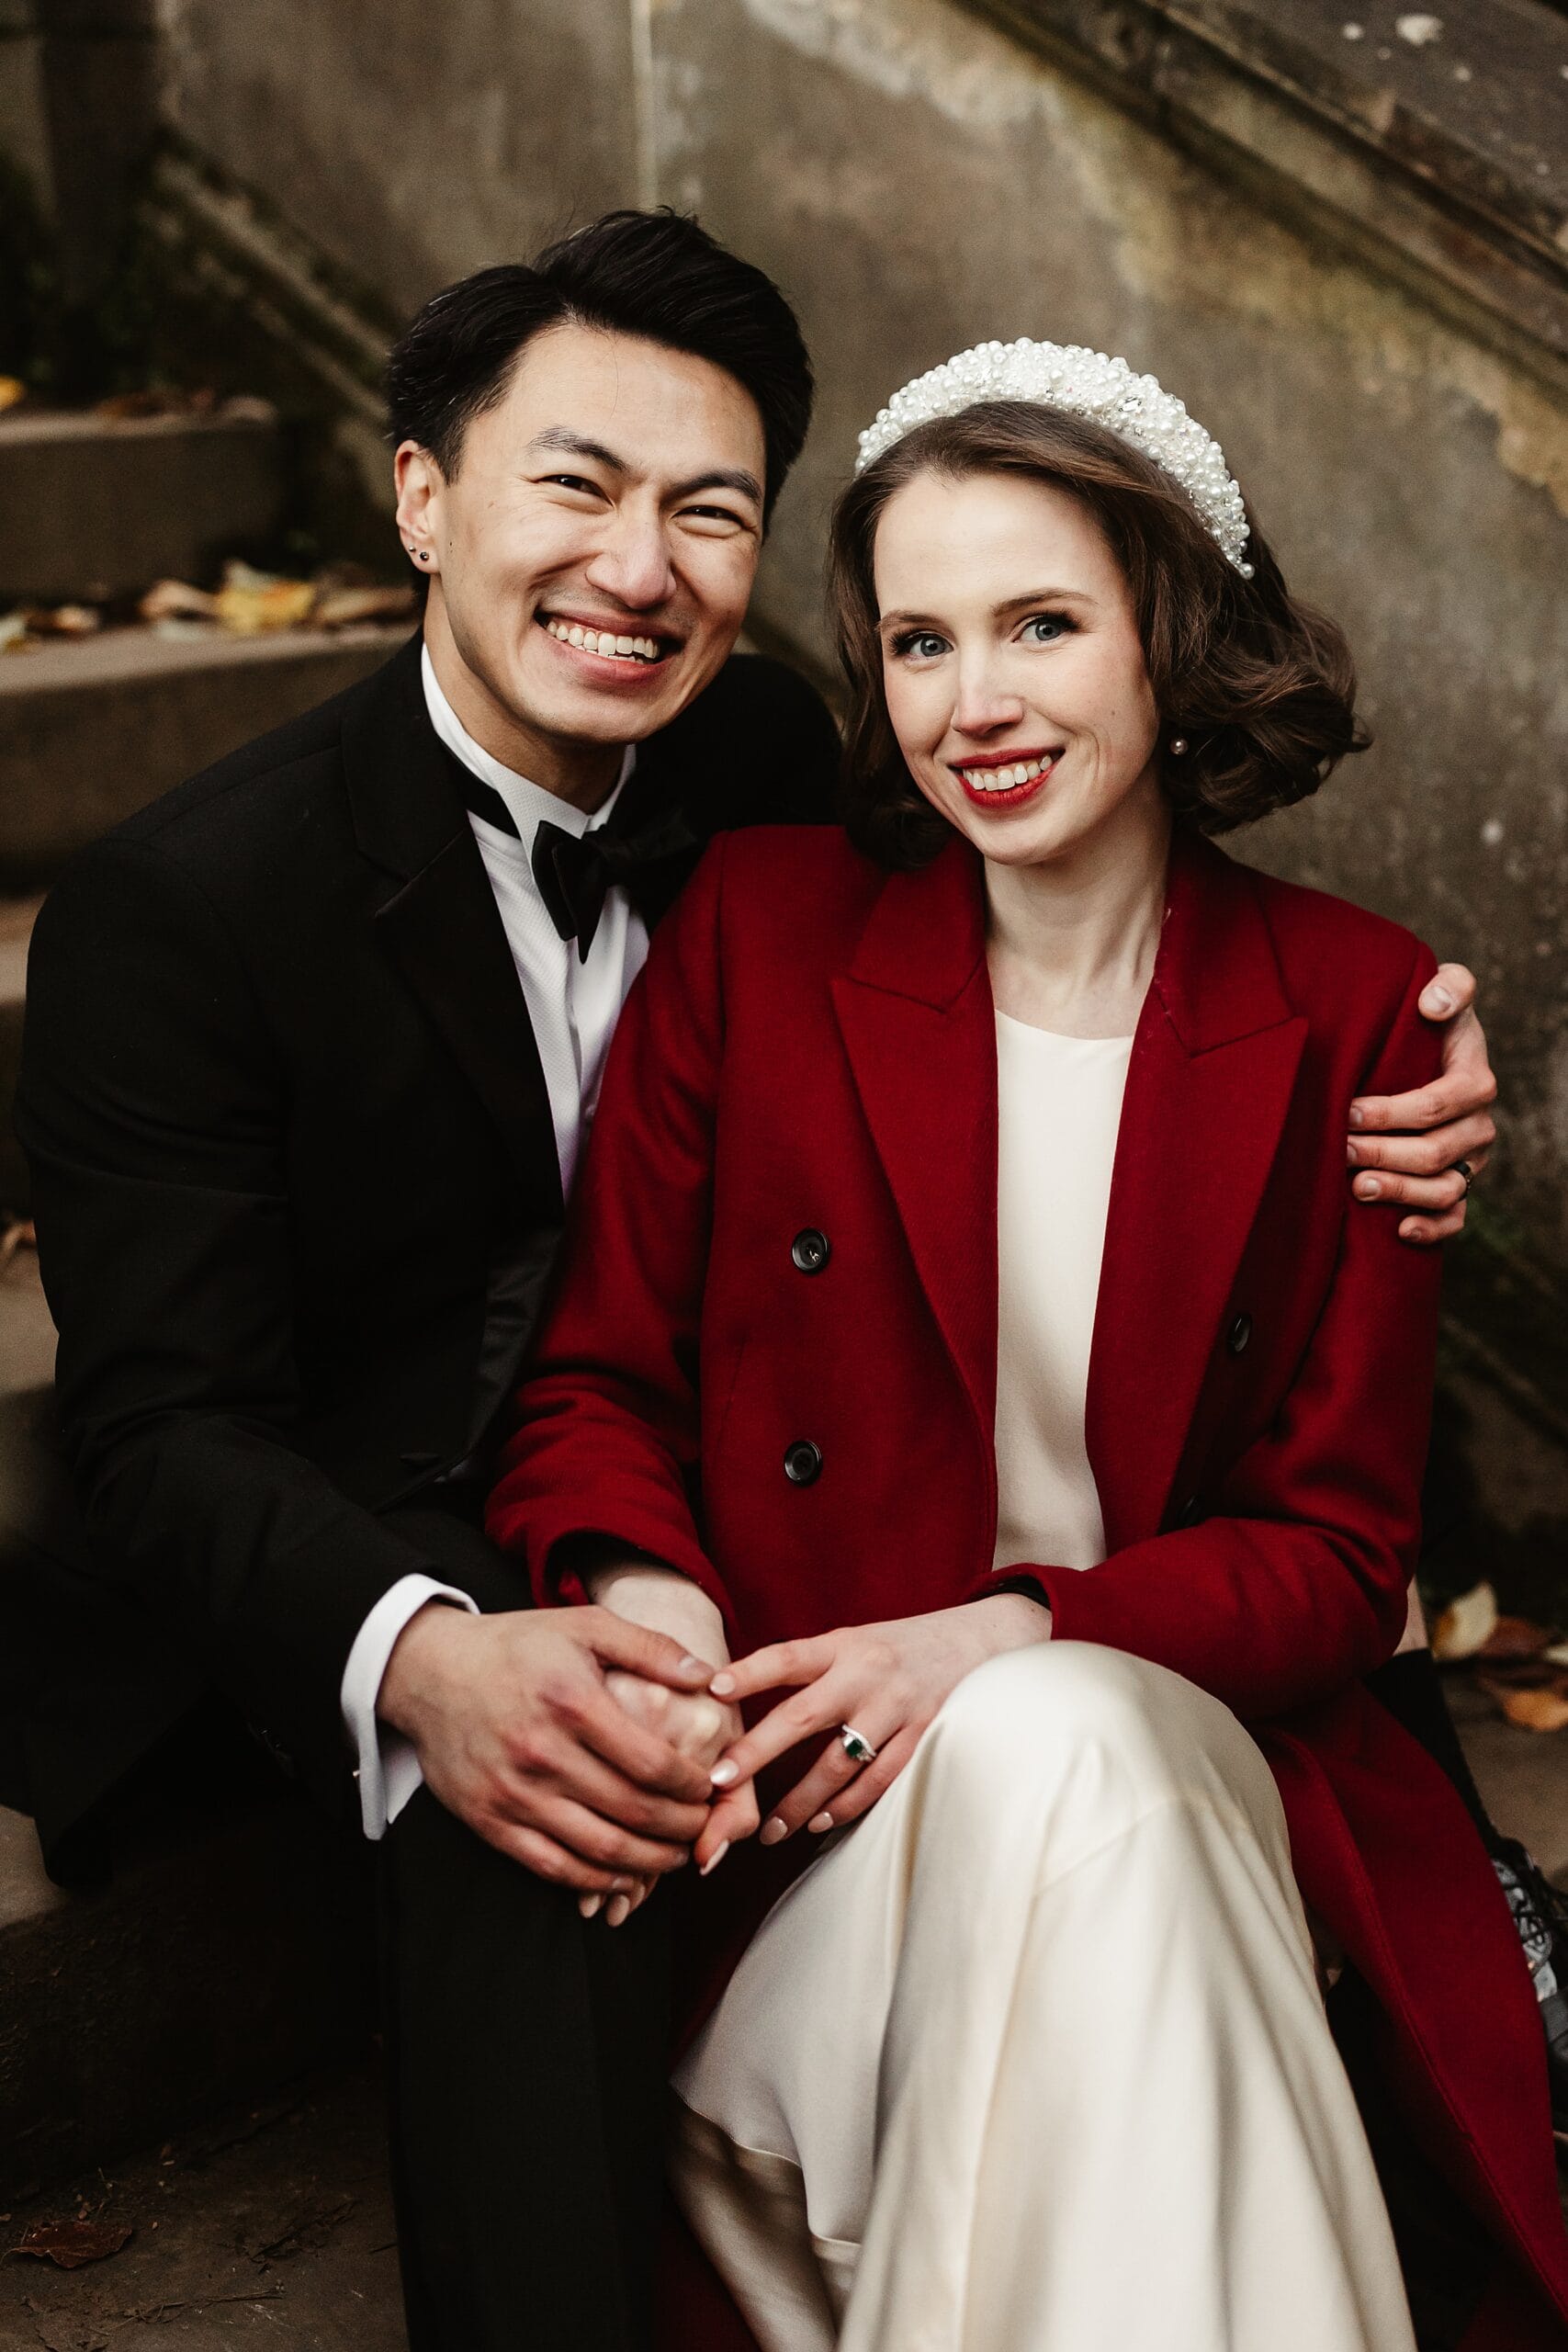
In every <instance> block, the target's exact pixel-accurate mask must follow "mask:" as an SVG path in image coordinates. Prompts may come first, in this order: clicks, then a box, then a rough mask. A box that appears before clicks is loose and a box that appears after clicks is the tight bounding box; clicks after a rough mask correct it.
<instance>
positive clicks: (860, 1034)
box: [833, 836, 1306, 1550]
mask: <svg viewBox="0 0 1568 2352" xmlns="http://www.w3.org/2000/svg"><path fill="white" fill-rule="evenodd" d="M833 992H834V999H835V1002H836V1005H837V1010H838V1017H839V1024H840V1030H841V1032H842V1035H843V1038H844V1044H845V1047H846V1050H847V1052H848V1054H849V1057H850V1063H851V1066H852V1069H853V1072H854V1079H855V1084H856V1088H857V1090H858V1092H859V1094H860V1099H861V1103H862V1107H863V1110H864V1113H865V1116H866V1122H867V1125H868V1126H869V1127H870V1130H871V1135H872V1138H873V1141H874V1144H875V1146H876V1149H877V1153H878V1156H879V1157H880V1159H881V1161H882V1165H883V1169H884V1171H885V1173H886V1178H887V1182H888V1185H889V1188H890V1189H891V1192H892V1194H893V1198H894V1201H895V1203H896V1204H897V1211H898V1216H899V1220H900V1222H901V1224H902V1226H903V1228H904V1232H905V1235H906V1237H907V1238H908V1245H909V1250H910V1254H911V1256H912V1258H913V1260H914V1261H915V1267H916V1271H917V1272H918V1274H919V1281H920V1283H921V1286H922V1288H923V1289H924V1291H925V1294H926V1296H927V1298H928V1299H929V1301H930V1303H931V1310H932V1313H933V1315H934V1316H935V1318H936V1321H937V1324H938V1326H939V1327H940V1329H941V1331H942V1338H943V1340H945V1342H946V1345H947V1348H948V1350H949V1352H950V1353H951V1355H952V1356H953V1362H954V1363H955V1365H956V1366H957V1369H958V1372H959V1374H960V1377H961V1378H962V1380H963V1383H964V1390H965V1392H966V1394H967V1397H968V1398H969V1401H970V1404H971V1406H972V1408H973V1410H974V1413H975V1417H976V1423H977V1425H978V1428H979V1430H980V1432H981V1435H982V1438H983V1441H984V1443H985V1445H986V1447H987V1450H988V1449H989V1447H990V1445H991V1442H992V1434H993V1430H994V1427H995V1419H996V1363H997V1058H996V1033H995V1025H994V1018H993V1007H992V1001H991V990H990V982H989V978H988V976H987V968H986V952H985V915H984V899H983V894H982V890H981V884H980V872H979V866H978V862H977V861H976V859H975V858H974V857H973V856H971V855H970V854H969V853H968V852H967V851H966V850H965V849H964V847H963V846H962V845H961V844H959V843H957V842H953V843H952V844H950V845H949V846H948V847H947V848H946V849H945V850H944V851H943V852H942V854H941V856H940V857H939V858H938V859H937V860H936V861H935V862H934V864H932V865H929V866H927V867H925V868H923V869H922V870H921V871H920V872H919V873H917V874H896V875H892V876H889V878H888V880H887V881H886V884H885V885H884V887H883V888H882V890H881V892H880V894H879V895H878V898H877V899H876V902H875V904H874V908H873V910H872V913H871V916H870V918H869V920H868V922H867V923H866V926H865V929H864V931H863V933H862V934H861V938H860V941H859V944H858V947H857V950H856V954H855V956H854V960H853V962H852V965H851V967H850V968H849V970H848V972H847V973H845V974H844V975H843V976H841V977H840V978H839V979H838V980H837V981H835V983H834V991H833ZM1305 1035H1306V1023H1305V1021H1304V1020H1303V1019H1302V1018H1301V1017H1300V1016H1299V1015H1297V1014H1295V1013H1293V1012H1292V1008H1291V1005H1290V1003H1289V1001H1288V1000H1287V998H1286V996H1285V992H1284V987H1283V983H1282V981H1281V979H1280V971H1279V966H1278V963H1277V961H1276V959H1275V956H1274V951H1273V944H1272V942H1271V940H1270V938H1269V930H1268V926H1267V924H1266V922H1265V921H1264V918H1263V914H1262V910H1261V908H1260V906H1259V904H1258V897H1257V893H1256V890H1255V888H1254V885H1253V882H1252V879H1251V877H1250V876H1249V875H1248V874H1247V871H1246V869H1245V868H1244V867H1239V866H1235V865H1232V864H1231V863H1230V861H1229V860H1228V859H1227V858H1225V857H1224V855H1223V854H1221V853H1220V852H1219V851H1218V850H1216V849H1214V848H1213V847H1212V846H1211V845H1210V844H1208V843H1207V842H1201V841H1198V840H1196V839H1192V838H1189V837H1186V836H1182V837H1180V838H1179V841H1178V843H1177V846H1176V849H1175V851H1174V853H1173V857H1172V864H1171V875H1170V889H1169V900H1168V911H1167V916H1166V923H1165V930H1164V933H1163V934H1162V939H1161V944H1160V950H1159V954H1158V956H1157V958H1156V966H1155V973H1154V978H1153V981H1152V983H1151V986H1150V989H1149V992H1148V996H1147V998H1146V1000H1145V1005H1144V1011H1143V1014H1142V1017H1141V1019H1140V1021H1139V1024H1138V1029H1137V1035H1136V1037H1135V1039H1134V1046H1133V1054H1132V1060H1131V1064H1130V1067H1129V1070H1128V1079H1127V1092H1126V1098H1125V1102H1124V1104H1123V1108H1122V1125H1121V1132H1120V1136H1119V1139H1118V1144H1117V1151H1116V1162H1115V1169H1114V1172H1113V1175H1112V1179H1111V1202H1110V1208H1109V1214H1108V1222H1107V1228H1106V1238H1105V1258H1104V1264H1103V1268H1102V1272H1101V1275H1100V1301H1099V1307H1098V1310H1097V1314H1096V1319H1095V1335H1094V1345H1093V1352H1092V1356H1091V1361H1090V1366H1089V1399H1088V1408H1087V1439H1088V1445H1089V1459H1090V1461H1091V1463H1092V1464H1093V1465H1094V1470H1095V1475H1096V1478H1097V1481H1098V1483H1099V1486H1100V1498H1101V1502H1102V1505H1103V1508H1104V1511H1105V1522H1106V1537H1107V1542H1108V1544H1109V1545H1110V1546H1111V1549H1113V1550H1114V1549H1117V1548H1119V1547H1120V1546H1122V1544H1128V1543H1132V1542H1134V1541H1136V1540H1137V1539H1138V1538H1140V1537H1142V1536H1145V1535H1152V1534H1154V1533H1155V1532H1157V1530H1158V1529H1159V1527H1160V1526H1161V1524H1162V1523H1163V1521H1164V1520H1165V1518H1166V1516H1167V1512H1168V1506H1169V1504H1170V1500H1171V1487H1172V1484H1173V1481H1174V1479H1175V1477H1176V1473H1177V1471H1178V1469H1179V1465H1180V1462H1181V1456H1182V1453H1183V1449H1184V1447H1185V1444H1186V1442H1187V1438H1188V1435H1189V1432H1190V1429H1191V1426H1192V1422H1193V1418H1194V1414H1195V1411H1196V1408H1197V1406H1198V1402H1199V1397H1200V1396H1201V1390H1202V1386H1203V1382H1204V1377H1205V1374H1206V1373H1207V1372H1208V1369H1209V1366H1210V1364H1211V1363H1212V1361H1213V1353H1214V1350H1215V1347H1216V1345H1217V1344H1218V1343H1219V1341H1220V1339H1221V1329H1222V1323H1223V1320H1224V1313H1225V1308H1226V1306H1227V1303H1228V1301H1229V1298H1230V1293H1231V1286H1232V1283H1233V1282H1234V1281H1235V1272H1236V1268H1237V1265H1238V1264H1239V1262H1240V1259H1241V1255H1242V1252H1243V1250H1245V1248H1246V1246H1247V1237H1248V1235H1249V1233H1250V1232H1251V1229H1252V1226H1253V1222H1254V1219H1255V1218H1256V1216H1257V1214H1258V1204H1259V1203H1260V1201H1261V1199H1262V1195H1263V1190H1264V1187H1265V1185H1266V1184H1267V1182H1268V1179H1269V1170H1270V1168H1271V1167H1272V1165H1273V1161H1274V1156H1275V1153H1276V1151H1277V1149H1278V1148H1279V1142H1280V1131H1281V1128H1282V1126H1283V1123H1284V1120H1285V1116H1286V1113H1287V1111H1288V1109H1289V1106H1290V1101H1291V1094H1292V1088H1293V1085H1294V1082H1295V1076H1296V1069H1297V1066H1298V1064H1299V1062H1300V1059H1301V1053H1302V1047H1303V1043H1304V1040H1305ZM1071 1142H1072V1139H1071V1137H1070V1136H1064V1137H1063V1148H1064V1149H1070V1148H1071Z"/></svg>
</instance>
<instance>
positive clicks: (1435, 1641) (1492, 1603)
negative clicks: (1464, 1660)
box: [1432, 1583, 1497, 1666]
mask: <svg viewBox="0 0 1568 2352" xmlns="http://www.w3.org/2000/svg"><path fill="white" fill-rule="evenodd" d="M1496 1623H1497V1596H1496V1594H1495V1592H1494V1591H1493V1589H1492V1588H1491V1586H1490V1585H1489V1584H1485V1583H1482V1584H1478V1585H1472V1588H1471V1589H1470V1590H1469V1591H1468V1592H1464V1593H1461V1595H1460V1597H1459V1599H1458V1600H1450V1603H1449V1605H1448V1607H1447V1608H1446V1609H1445V1610H1444V1611H1443V1612H1442V1615H1441V1616H1440V1617H1439V1618H1438V1622H1437V1623H1436V1624H1435V1625H1434V1626H1433V1628H1432V1655H1433V1657H1435V1658H1437V1659H1438V1660H1439V1661H1440V1662H1441V1663H1442V1664H1444V1665H1446V1666H1451V1665H1452V1664H1453V1663H1454V1662H1455V1660H1456V1659H1459V1658H1461V1657H1474V1656H1475V1654H1476V1652H1477V1650H1479V1649H1480V1648H1481V1646H1482V1645H1483V1643H1484V1642H1485V1641H1486V1640H1487V1639H1488V1638H1489V1636H1490V1634H1491V1633H1492V1629H1493V1627H1494V1626H1495V1624H1496Z"/></svg>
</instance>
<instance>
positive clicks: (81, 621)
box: [27, 605, 104, 637]
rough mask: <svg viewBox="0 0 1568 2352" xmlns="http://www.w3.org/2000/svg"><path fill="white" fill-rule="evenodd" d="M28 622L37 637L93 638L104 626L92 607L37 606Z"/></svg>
mask: <svg viewBox="0 0 1568 2352" xmlns="http://www.w3.org/2000/svg"><path fill="white" fill-rule="evenodd" d="M27 621H28V628H29V629H30V630H31V631H32V633H33V635H34V636H35V637H91V636H93V635H94V633H95V632H96V630H98V629H100V628H102V627H103V625H104V623H103V616H102V614H100V613H96V612H95V611H94V610H93V607H92V606H91V605H34V606H33V607H32V608H31V609H30V610H29V612H28V616H27Z"/></svg>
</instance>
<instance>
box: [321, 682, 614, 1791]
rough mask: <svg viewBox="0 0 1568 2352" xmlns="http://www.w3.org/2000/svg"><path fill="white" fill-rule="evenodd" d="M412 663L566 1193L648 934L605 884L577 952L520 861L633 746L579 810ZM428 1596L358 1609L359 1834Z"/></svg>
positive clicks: (397, 1753) (417, 1591)
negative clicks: (504, 955) (489, 913)
mask: <svg viewBox="0 0 1568 2352" xmlns="http://www.w3.org/2000/svg"><path fill="white" fill-rule="evenodd" d="M421 667H422V671H423V679H424V701H425V707H426V709H427V710H428V711H429V713H430V723H431V725H432V726H433V727H434V729H435V732H436V734H437V735H438V736H439V737H440V739H441V741H443V742H444V743H445V744H446V748H447V750H448V751H449V752H452V753H453V754H454V755H455V757H457V759H459V760H461V762H462V763H463V765H464V766H465V767H466V768H468V769H469V770H470V771H471V772H472V774H473V775H477V776H478V777H479V778H480V780H481V781H482V782H483V783H485V784H488V785H489V786H491V789H492V790H493V791H495V792H497V793H499V794H500V796H501V797H502V800H503V801H504V802H505V803H506V806H507V809H508V810H509V811H510V813H511V815H512V817H513V820H514V822H515V824H516V827H517V833H516V835H515V836H513V834H511V833H507V832H502V831H501V829H500V828H499V827H498V826H495V825H491V824H487V823H486V822H485V820H484V819H483V818H482V817H475V816H472V815H470V817H469V819H468V822H469V824H470V825H471V826H472V828H473V833H474V840H475V842H477V843H478V845H479V855H480V857H481V858H482V859H483V860H484V866H485V872H486V873H487V874H488V876H490V886H491V889H492V890H493V891H494V893H495V903H496V907H497V909H498V910H499V912H500V915H501V920H502V925H503V926H504V929H505V932H506V941H507V944H508V946H509V947H510V948H511V950H512V960H513V965H514V966H515V967H516V971H517V978H518V983H519V985H520V986H521V988H522V990H523V1000H524V1002H525V1005H526V1006H527V1008H528V1018H529V1021H530V1022H531V1023H532V1025H533V1030H534V1039H535V1043H536V1046H538V1049H539V1060H540V1064H541V1066H542V1067H543V1069H544V1074H545V1085H546V1089H547V1092H548V1095H549V1102H550V1117H551V1120H552V1123H553V1125H554V1127H555V1135H556V1157H557V1159H558V1160H559V1163H560V1181H561V1191H562V1193H567V1192H569V1191H570V1186H571V1180H572V1177H573V1175H574V1174H575V1172H576V1169H577V1162H578V1159H579V1156H580V1154H581V1148H582V1145H583V1143H584V1141H585V1139H586V1136H587V1131H588V1128H589V1126H590V1125H592V1118H593V1111H594V1106H595V1104H596V1103H597V1102H598V1099H599V1081H600V1080H601V1078H602V1077H603V1075H604V1057H605V1054H606V1053H607V1052H608V1050H609V1045H610V1038H611V1035H612V1034H613V1032H614V1030H615V1023H616V1021H617V1020H618V1019H619V1017H620V1011H621V1007H622V1005H623V1004H624V1003H625V1002H626V996H627V993H628V991H629V989H630V988H631V984H632V982H633V981H634V980H635V979H636V978H637V974H638V973H639V972H640V971H641V969H642V967H643V963H644V960H645V959H646V957H647V955H648V932H647V929H646V927H645V925H644V923H643V921H642V918H641V916H640V915H638V914H637V910H636V909H635V908H634V907H633V906H632V904H631V901H630V899H628V898H627V896H626V892H625V890H623V889H620V888H615V889H612V890H610V891H609V892H608V893H607V895H606V897H605V899H604V912H603V913H602V914H601V916H600V918H599V924H598V928H597V930H596V931H595V932H594V933H593V944H592V947H591V948H590V949H589V951H588V956H587V960H586V961H583V960H582V959H581V957H580V956H579V955H578V951H577V942H576V940H575V939H562V938H561V936H560V934H559V933H558V931H557V929H556V927H555V923H554V922H553V921H552V920H551V917H550V912H549V910H548V908H547V906H546V905H545V902H544V900H543V899H542V898H541V897H540V895H539V888H538V885H537V883H536V881H535V879H534V870H533V866H532V864H531V862H530V861H531V859H532V856H533V849H534V840H535V836H536V833H537V831H538V829H539V826H540V825H541V823H543V822H544V821H545V820H548V821H549V822H550V823H551V824H553V825H558V826H559V827H560V828H561V830H562V831H563V832H569V833H573V834H576V835H578V836H580V837H581V835H582V834H584V833H587V832H592V831H597V829H598V828H599V827H600V826H601V825H603V824H605V823H607V822H608V820H609V817H610V812H611V810H612V809H614V807H615V803H616V801H617V800H618V799H619V798H620V796H621V793H622V791H623V789H624V787H625V786H626V778H627V777H628V776H629V775H630V774H631V772H632V768H633V766H634V764H635V763H636V759H637V747H636V746H635V744H628V745H627V747H626V756H625V758H624V759H623V761H622V763H621V773H620V775H619V776H618V777H617V779H616V781H615V790H614V791H613V792H612V793H611V795H610V797H609V798H608V799H607V800H606V801H605V802H604V805H603V807H601V808H599V809H595V810H594V812H593V814H592V816H591V817H590V816H587V815H585V814H584V812H583V811H582V810H581V809H573V808H572V807H571V806H570V803H569V802H567V801H564V800H558V798H557V797H556V796H555V794H554V793H553V792H547V791H545V789H544V788H543V786H540V785H536V784H530V783H529V781H528V779H527V778H526V776H521V775H513V771H512V770H511V769H510V768H505V767H502V764H501V762H500V761H499V760H497V759H495V758H493V757H492V756H491V753H490V752H487V751H485V750H484V749H483V748H482V747H481V746H480V745H479V744H478V743H476V742H475V741H474V739H473V737H472V736H471V735H470V734H469V733H468V729H467V728H465V727H464V725H463V723H462V721H461V719H460V718H458V717H457V712H456V711H455V710H454V709H453V707H452V706H451V704H450V703H449V702H448V701H447V699H446V695H445V694H443V692H442V690H441V686H440V684H439V682H438V681H437V678H436V675H435V669H434V663H433V662H432V661H431V659H430V650H429V648H428V647H426V648H425V650H424V652H423V661H422V664H421ZM427 1600H446V1601H451V1602H453V1603H455V1604H456V1605H457V1606H458V1607H459V1608H464V1609H468V1610H474V1608H475V1604H474V1602H473V1600H472V1599H471V1598H470V1597H469V1595H468V1594H467V1593H465V1592H461V1591H458V1590H457V1589H456V1588H454V1587H453V1586H451V1585H444V1584H440V1583H438V1582H437V1581H436V1580H435V1578H434V1577H426V1576H409V1577H401V1578H400V1580H399V1582H398V1583H396V1584H395V1585H393V1586H392V1587H391V1589H389V1591H387V1592H385V1593H383V1594H382V1596H381V1598H380V1600H378V1602H377V1603H376V1606H375V1607H374V1609H372V1610H371V1611H370V1613H369V1615H368V1616H367V1618H366V1620H365V1623H364V1624H363V1625H362V1626H361V1627H360V1629H359V1632H358V1634H356V1635H355V1642H354V1646H353V1648H352V1649H351V1650H350V1652H349V1654H348V1663H347V1665H346V1666H345V1667H344V1675H343V1683H342V1687H341V1690H340V1692H339V1703H340V1705H341V1707H342V1710H343V1719H344V1725H345V1727H346V1729H347V1731H348V1736H349V1737H350V1739H351V1740H352V1741H353V1743H354V1746H355V1751H356V1753H357V1757H358V1773H357V1778H358V1781H359V1806H360V1815H361V1818H362V1820H363V1822H364V1825H365V1834H366V1836H367V1838H379V1837H381V1836H382V1835H383V1833H384V1832H385V1830H386V1829H387V1827H388V1826H389V1823H391V1822H393V1821H395V1820H396V1819H397V1817H398V1815H399V1814H400V1812H401V1811H402V1808H403V1806H404V1805H405V1804H407V1803H408V1801H409V1799H410V1797H412V1794H413V1792H414V1791H415V1790H416V1789H417V1788H418V1787H419V1785H420V1782H421V1781H422V1779H423V1773H422V1772H421V1770H420V1766H419V1758H418V1757H417V1755H416V1754H415V1753H414V1749H413V1745H412V1741H410V1740H407V1739H405V1738H403V1737H402V1736H401V1735H400V1733H397V1732H394V1731H391V1730H389V1728H388V1727H387V1726H386V1725H385V1724H381V1723H379V1722H378V1720H377V1715H376V1702H377V1700H378V1697H379V1695H380V1690H381V1678H382V1676H383V1675H384V1674H385V1673H386V1670H387V1661H388V1659H389V1657H391V1654H392V1647H393V1645H394V1643H395V1642H396V1641H397V1638H398V1636H399V1634H400V1633H401V1632H402V1630H403V1627H404V1626H405V1625H406V1624H407V1623H408V1622H409V1619H410V1618H411V1617H412V1616H413V1614H414V1613H415V1611H417V1610H420V1609H423V1606H424V1604H425V1602H426V1601H427Z"/></svg>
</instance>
